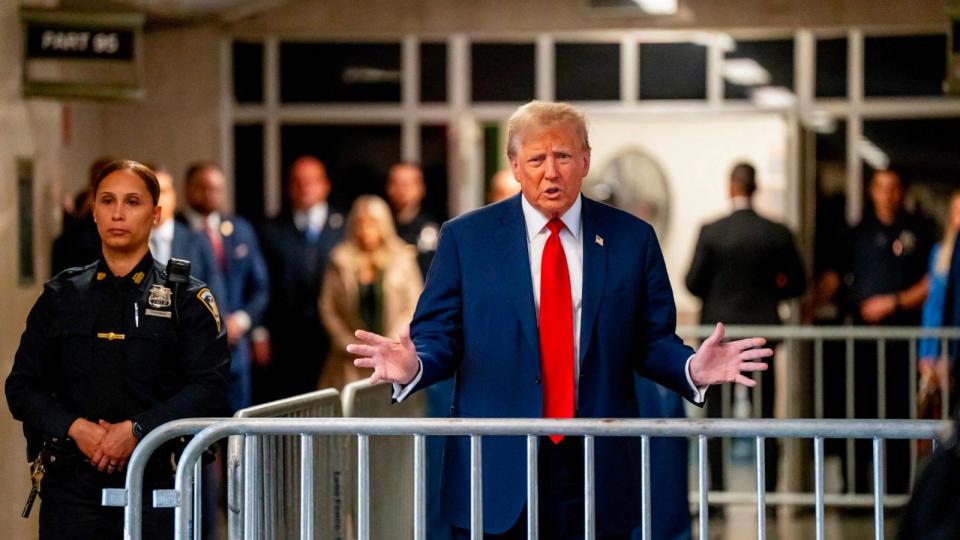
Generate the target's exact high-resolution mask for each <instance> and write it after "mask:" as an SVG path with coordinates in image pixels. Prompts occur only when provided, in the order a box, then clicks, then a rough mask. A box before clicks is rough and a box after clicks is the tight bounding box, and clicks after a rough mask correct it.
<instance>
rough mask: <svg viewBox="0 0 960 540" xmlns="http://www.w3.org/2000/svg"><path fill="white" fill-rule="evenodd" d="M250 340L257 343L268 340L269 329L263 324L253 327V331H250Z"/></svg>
mask: <svg viewBox="0 0 960 540" xmlns="http://www.w3.org/2000/svg"><path fill="white" fill-rule="evenodd" d="M250 340H251V341H255V342H258V343H259V342H261V341H269V340H270V331H269V330H267V329H266V328H264V327H263V326H258V327H256V328H254V329H253V332H251V333H250Z"/></svg>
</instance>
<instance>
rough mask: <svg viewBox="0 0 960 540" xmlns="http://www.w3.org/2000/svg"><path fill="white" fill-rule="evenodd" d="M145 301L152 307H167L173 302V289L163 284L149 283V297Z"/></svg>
mask: <svg viewBox="0 0 960 540" xmlns="http://www.w3.org/2000/svg"><path fill="white" fill-rule="evenodd" d="M147 303H148V304H150V307H152V308H157V309H162V308H168V307H170V306H171V305H172V304H173V291H171V290H170V288H169V287H165V286H163V285H151V286H150V298H148V299H147Z"/></svg>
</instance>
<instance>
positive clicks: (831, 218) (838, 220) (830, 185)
mask: <svg viewBox="0 0 960 540" xmlns="http://www.w3.org/2000/svg"><path fill="white" fill-rule="evenodd" d="M816 151H817V208H816V232H815V234H814V242H813V267H814V277H819V276H820V274H821V273H823V272H824V271H825V270H827V269H831V268H836V267H837V258H838V257H840V252H839V251H838V250H840V249H842V246H840V245H839V244H838V243H837V240H838V238H839V236H840V235H839V233H841V232H842V231H843V230H844V229H845V228H846V226H847V217H846V216H847V191H846V190H847V172H846V171H847V167H846V161H847V124H846V122H843V121H838V122H837V129H836V130H834V132H833V133H817V136H816Z"/></svg>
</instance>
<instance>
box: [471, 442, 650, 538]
mask: <svg viewBox="0 0 960 540" xmlns="http://www.w3.org/2000/svg"><path fill="white" fill-rule="evenodd" d="M538 461H539V470H540V474H539V475H537V478H538V486H537V487H538V488H539V498H540V508H539V513H538V516H539V528H540V538H549V539H550V540H574V539H576V540H582V539H583V535H584V528H583V505H584V499H583V438H582V437H565V438H564V439H563V440H562V441H560V443H559V444H554V443H553V442H552V441H551V440H550V439H549V438H547V437H541V438H540V451H539V453H538ZM630 532H631V531H604V530H602V529H601V528H600V527H599V526H598V527H597V538H598V540H627V539H629V538H630ZM483 537H484V538H487V539H490V540H521V539H525V538H526V537H527V511H526V509H524V511H523V512H521V513H520V517H519V518H518V519H517V522H516V523H515V524H514V525H513V526H512V527H511V528H510V530H508V531H507V532H505V533H503V534H485V535H483ZM453 538H454V540H469V538H470V531H468V530H466V529H460V528H458V527H454V528H453Z"/></svg>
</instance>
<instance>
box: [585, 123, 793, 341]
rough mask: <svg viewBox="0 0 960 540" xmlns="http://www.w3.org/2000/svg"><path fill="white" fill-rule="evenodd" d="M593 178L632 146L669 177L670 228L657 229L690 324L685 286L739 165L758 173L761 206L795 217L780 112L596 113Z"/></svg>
mask: <svg viewBox="0 0 960 540" xmlns="http://www.w3.org/2000/svg"><path fill="white" fill-rule="evenodd" d="M589 123H590V126H589V127H590V146H591V147H592V148H593V152H592V162H591V177H592V176H593V175H597V174H601V173H602V171H603V168H604V167H605V166H606V163H607V162H608V161H609V160H610V159H611V157H613V156H614V155H616V154H618V153H620V152H622V151H623V150H626V149H629V148H639V149H642V150H643V151H644V152H646V153H647V154H649V155H651V156H652V157H653V158H654V159H655V160H656V161H657V162H659V165H660V166H661V167H662V168H663V171H664V173H665V175H666V176H667V179H668V185H669V190H670V200H671V208H670V226H669V232H668V233H667V234H666V237H664V235H663V232H662V231H658V234H660V236H661V238H660V241H661V244H662V247H663V252H664V258H665V259H666V264H667V271H668V272H669V274H670V282H671V284H672V285H673V290H674V294H675V295H676V301H677V314H678V319H679V321H680V322H681V323H682V324H683V323H695V322H696V321H697V314H698V313H699V310H700V301H699V300H698V299H697V298H695V297H694V296H692V295H691V294H690V292H689V291H687V289H686V287H685V286H684V277H685V276H686V273H687V269H688V268H689V267H690V260H691V259H692V258H693V249H694V247H695V245H696V242H697V235H698V234H699V232H700V227H701V226H702V225H703V224H705V223H707V222H709V221H711V220H713V219H717V218H719V217H721V216H723V215H725V214H727V213H728V212H730V202H729V197H728V195H727V186H728V183H727V179H728V177H729V173H730V169H731V168H732V166H733V164H734V163H735V162H737V161H739V160H748V161H750V162H752V163H753V164H754V166H756V168H757V183H758V186H759V187H758V190H757V194H756V196H755V205H756V207H757V210H758V212H760V213H761V214H763V215H765V216H767V217H770V218H773V219H778V220H783V218H784V216H785V215H788V213H789V212H788V205H790V204H794V205H796V204H798V201H790V200H788V197H787V192H786V187H787V178H786V171H787V167H786V165H787V163H786V159H787V124H786V122H785V121H784V119H783V117H782V115H780V114H776V113H764V114H746V115H735V116H734V115H712V116H710V115H698V116H675V117H671V118H669V119H667V118H663V117H659V118H658V117H648V118H643V117H634V118H624V117H622V116H616V117H614V116H601V115H593V116H592V117H591V118H590V119H589Z"/></svg>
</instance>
